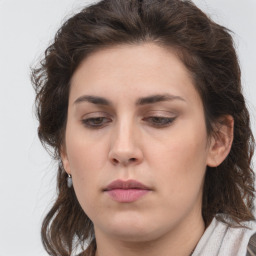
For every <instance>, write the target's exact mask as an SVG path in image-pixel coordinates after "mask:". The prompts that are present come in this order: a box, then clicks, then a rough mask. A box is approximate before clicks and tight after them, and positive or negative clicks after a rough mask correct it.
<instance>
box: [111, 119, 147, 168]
mask: <svg viewBox="0 0 256 256" xmlns="http://www.w3.org/2000/svg"><path fill="white" fill-rule="evenodd" d="M140 143H141V138H140V135H139V134H138V130H136V127H134V126H132V125H131V124H128V123H127V122H126V123H123V124H120V125H119V126H118V127H117V129H116V130H115V131H113V134H112V139H111V146H110V150H109V159H110V161H111V163H112V164H113V165H122V166H129V165H138V164H140V163H141V162H142V161H143V153H142V149H141V147H140Z"/></svg>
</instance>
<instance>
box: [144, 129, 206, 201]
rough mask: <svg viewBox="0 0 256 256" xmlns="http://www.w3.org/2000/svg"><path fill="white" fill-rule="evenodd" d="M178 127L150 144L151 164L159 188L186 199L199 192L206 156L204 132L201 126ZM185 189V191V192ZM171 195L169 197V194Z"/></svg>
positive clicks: (178, 197) (180, 198) (179, 198)
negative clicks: (166, 136) (166, 137)
mask: <svg viewBox="0 0 256 256" xmlns="http://www.w3.org/2000/svg"><path fill="white" fill-rule="evenodd" d="M187 128H188V126H187V127H186V128H184V129H182V128H181V129H177V131H175V133H173V134H172V136H170V137H169V138H168V139H166V140H165V141H164V143H155V145H151V146H150V145H149V147H150V149H151V153H150V152H148V154H150V155H151V156H154V157H151V158H149V159H150V163H149V165H150V166H154V169H155V172H156V175H157V176H158V179H159V183H161V184H165V186H162V187H161V189H162V190H163V193H164V194H165V195H166V196H168V195H170V194H172V195H176V196H174V197H173V196H172V198H177V200H185V199H186V197H187V196H188V197H189V194H190V195H191V196H193V195H195V194H197V193H199V190H200V189H201V187H202V183H203V178H204V174H205V170H206V160H207V147H206V143H207V134H206V131H205V129H204V127H200V126H198V127H193V129H192V127H190V129H187ZM185 191H186V194H185V193H184V192H185ZM169 198H170V197H169Z"/></svg>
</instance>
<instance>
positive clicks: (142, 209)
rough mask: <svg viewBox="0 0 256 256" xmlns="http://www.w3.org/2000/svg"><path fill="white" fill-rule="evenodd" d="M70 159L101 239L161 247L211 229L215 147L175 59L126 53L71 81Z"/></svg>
mask: <svg viewBox="0 0 256 256" xmlns="http://www.w3.org/2000/svg"><path fill="white" fill-rule="evenodd" d="M62 160H63V164H64V167H65V170H66V171H67V172H68V173H70V174H71V175H72V179H73V186H74V189H75V192H76V195H77V198H78V201H79V202H80V204H81V207H82V208H83V210H84V211H85V213H86V214H87V215H88V217H89V218H90V219H91V220H92V222H93V223H94V228H95V233H96V237H97V235H98V236H100V235H101V236H103V235H107V236H112V237H118V238H119V239H124V240H129V241H139V240H148V239H156V238H158V237H160V236H163V235H164V234H167V233H170V232H172V231H173V230H175V229H177V228H179V227H185V226H187V225H188V224H189V225H192V226H193V223H195V224H196V223H198V222H200V221H202V216H201V201H202V187H203V181H204V175H205V170H206V166H207V165H208V164H211V163H212V162H213V159H212V153H211V139H209V137H208V136H207V132H206V125H205V119H204V110H203V105H202V101H201V99H200V97H199V94H198V92H197V91H196V89H195V87H194V84H193V81H192V79H191V77H190V75H189V72H188V71H187V69H186V68H185V66H184V65H183V63H182V62H181V61H180V60H179V58H178V57H177V56H176V55H175V54H174V52H172V51H171V50H167V49H164V48H161V47H159V46H157V45H155V44H143V45H134V46H128V45H123V46H118V47H117V46H116V47H113V48H109V49H104V50H101V51H98V52H96V53H94V54H92V55H90V56H89V57H88V58H86V59H85V60H84V61H83V62H82V63H81V65H80V66H79V67H78V69H77V70H76V72H75V73H74V75H73V77H72V80H71V90H70V96H69V107H68V119H67V126H66V135H65V149H63V153H62ZM113 182H114V183H113ZM136 182H139V183H142V184H144V186H142V185H141V184H139V183H136ZM190 228H191V226H190Z"/></svg>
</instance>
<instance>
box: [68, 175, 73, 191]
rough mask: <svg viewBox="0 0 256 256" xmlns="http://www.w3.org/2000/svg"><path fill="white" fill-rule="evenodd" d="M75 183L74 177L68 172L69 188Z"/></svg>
mask: <svg viewBox="0 0 256 256" xmlns="http://www.w3.org/2000/svg"><path fill="white" fill-rule="evenodd" d="M72 185H73V181H72V177H71V175H70V174H68V177H67V186H68V188H71V187H72Z"/></svg>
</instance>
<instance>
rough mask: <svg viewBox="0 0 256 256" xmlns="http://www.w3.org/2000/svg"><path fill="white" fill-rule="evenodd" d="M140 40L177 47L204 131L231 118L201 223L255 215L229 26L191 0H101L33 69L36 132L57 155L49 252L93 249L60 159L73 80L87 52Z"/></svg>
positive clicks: (68, 25) (245, 119) (64, 30)
mask: <svg viewBox="0 0 256 256" xmlns="http://www.w3.org/2000/svg"><path fill="white" fill-rule="evenodd" d="M144 42H153V43H155V44H158V45H161V46H164V47H171V48H174V49H175V50H176V52H177V53H178V55H179V56H180V58H181V60H182V61H183V63H184V64H185V65H186V67H187V69H188V70H189V71H190V72H191V74H192V76H193V79H194V82H195V86H196V89H197V90H198V92H199V94H200V96H201V99H202V101H203V104H204V110H205V120H206V126H207V130H208V134H210V133H212V132H213V128H212V124H213V123H214V122H216V120H218V119H219V117H221V116H223V115H232V116H233V118H234V123H235V127H234V141H233V144H232V148H231V151H230V154H229V155H228V157H227V158H226V159H225V160H224V161H223V163H222V164H221V165H219V166H218V167H217V168H210V167H207V170H206V176H205V182H204V191H203V208H202V215H203V218H204V221H205V223H206V225H208V224H209V223H210V222H211V220H212V218H213V217H214V216H216V214H218V213H223V214H224V215H219V218H220V219H221V220H222V221H224V222H229V223H232V225H233V224H234V223H235V224H238V225H240V226H241V225H242V222H243V221H248V220H252V219H254V217H253V214H252V211H253V199H254V174H253V171H252V169H251V167H250V163H251V158H252V155H253V150H254V139H253V135H252V132H251V129H250V121H249V114H248V110H247V108H246V104H245V100H244V97H243V95H242V93H241V79H240V68H239V64H238V59H237V56H236V52H235V49H234V46H233V41H232V37H231V35H230V31H228V30H227V29H226V28H224V27H222V26H220V25H218V24H216V23H214V22H213V21H212V20H211V19H210V18H208V17H207V16H206V15H205V14H204V13H203V12H202V11H201V10H200V9H198V8H197V7H196V6H195V5H194V4H193V3H192V2H191V1H188V0H184V1H182V0H163V1H159V0H144V1H143V0H103V1H100V2H99V3H97V4H94V5H91V6H89V7H87V8H85V9H84V10H82V11H81V12H79V13H78V14H76V15H75V16H73V17H71V18H70V19H69V20H67V21H66V22H65V23H64V24H63V26H62V27H61V28H60V29H59V31H58V32H57V34H56V36H55V40H54V42H53V43H52V45H50V46H49V47H48V49H47V50H46V51H45V57H44V59H43V60H42V61H41V63H40V66H39V67H38V68H35V69H33V72H32V81H33V84H34V88H35V91H36V94H37V96H36V104H37V115H38V119H39V123H40V125H39V129H38V134H39V138H40V140H41V142H42V143H43V144H44V145H45V146H50V147H51V148H53V149H54V154H53V155H54V157H55V158H56V159H57V160H58V161H59V169H58V178H57V179H58V195H57V200H56V202H55V204H54V205H53V207H52V208H51V210H50V211H49V213H48V214H47V216H46V217H45V219H44V222H43V225H42V240H43V244H44V246H45V249H46V250H47V252H48V253H49V254H50V255H55V256H57V255H62V256H66V255H70V254H71V252H72V251H73V249H74V246H75V245H74V241H78V242H81V244H83V243H84V242H85V241H87V242H88V243H89V244H90V245H89V247H88V248H87V250H86V251H84V252H83V253H81V255H94V252H95V249H96V242H95V239H94V230H93V223H92V222H91V220H90V219H89V218H88V217H87V216H86V214H85V213H84V211H83V210H82V208H81V207H80V205H79V203H78V201H77V198H76V195H75V192H74V189H73V188H71V189H69V188H68V187H67V185H66V177H67V175H66V173H65V171H64V169H63V166H62V163H61V159H60V148H61V145H62V144H63V138H64V133H65V125H66V119H67V108H68V97H69V87H70V79H71V77H72V75H73V73H74V71H75V70H76V68H77V67H78V65H79V64H80V63H81V61H82V60H83V59H84V58H86V57H87V56H88V55H89V54H91V53H93V52H95V51H97V50H99V49H101V48H103V47H110V46H115V45H119V44H141V43H144ZM223 216H226V218H224V217H223Z"/></svg>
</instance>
